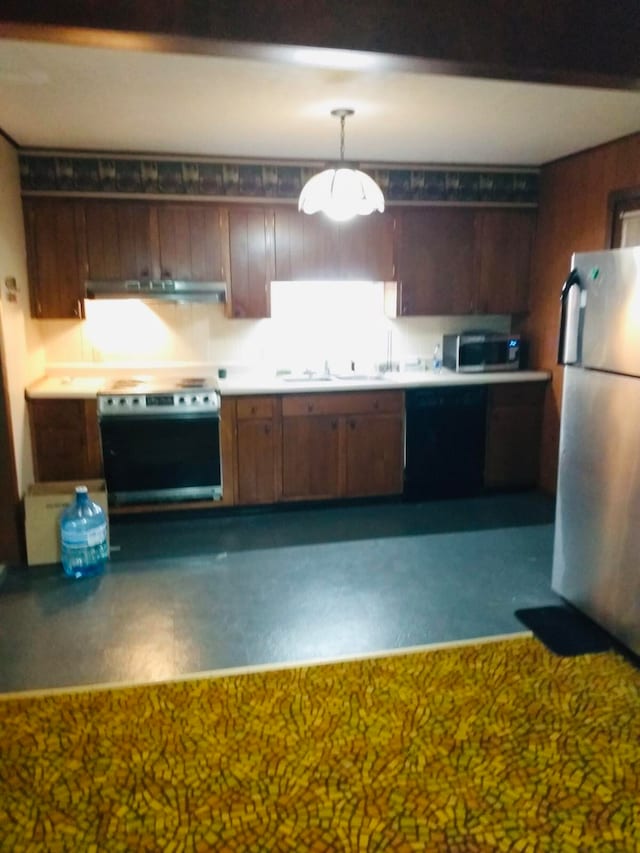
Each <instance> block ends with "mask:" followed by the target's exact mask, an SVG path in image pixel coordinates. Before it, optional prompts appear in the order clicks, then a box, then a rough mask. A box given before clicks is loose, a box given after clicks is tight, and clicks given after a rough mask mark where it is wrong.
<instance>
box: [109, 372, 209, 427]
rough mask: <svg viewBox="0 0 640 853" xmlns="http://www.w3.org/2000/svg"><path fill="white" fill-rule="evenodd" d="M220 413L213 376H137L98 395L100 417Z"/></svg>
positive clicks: (122, 381)
mask: <svg viewBox="0 0 640 853" xmlns="http://www.w3.org/2000/svg"><path fill="white" fill-rule="evenodd" d="M219 410H220V395H219V394H218V392H217V391H216V381H215V379H212V378H210V377H205V376H197V377H190V376H189V377H167V376H134V377H131V378H128V377H124V378H122V379H116V380H114V382H112V383H111V384H110V385H109V386H107V387H106V388H105V389H104V390H102V391H100V392H99V393H98V415H99V417H100V418H105V417H111V416H114V415H117V416H118V417H120V416H127V415H135V416H140V415H145V416H148V415H163V416H164V415H169V414H170V415H176V416H180V415H184V414H189V415H191V414H195V413H199V412H204V413H206V414H215V413H217V412H218V411H219Z"/></svg>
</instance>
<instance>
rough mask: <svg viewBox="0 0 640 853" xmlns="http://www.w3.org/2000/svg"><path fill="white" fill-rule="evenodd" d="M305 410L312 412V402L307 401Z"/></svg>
mask: <svg viewBox="0 0 640 853" xmlns="http://www.w3.org/2000/svg"><path fill="white" fill-rule="evenodd" d="M307 411H308V412H312V411H313V403H308V404H307Z"/></svg>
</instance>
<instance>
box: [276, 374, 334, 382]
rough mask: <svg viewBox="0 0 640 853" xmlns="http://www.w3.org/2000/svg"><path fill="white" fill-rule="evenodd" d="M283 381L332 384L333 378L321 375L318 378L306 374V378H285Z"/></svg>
mask: <svg viewBox="0 0 640 853" xmlns="http://www.w3.org/2000/svg"><path fill="white" fill-rule="evenodd" d="M282 379H283V380H284V381H285V382H331V380H332V379H333V376H325V375H324V374H323V373H320V374H318V375H317V376H313V375H312V376H309V375H308V374H304V376H292V375H290V376H283V377H282Z"/></svg>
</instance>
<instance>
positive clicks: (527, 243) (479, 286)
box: [474, 210, 536, 314]
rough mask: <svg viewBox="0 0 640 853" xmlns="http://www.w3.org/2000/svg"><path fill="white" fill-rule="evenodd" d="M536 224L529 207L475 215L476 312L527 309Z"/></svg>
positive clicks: (519, 310)
mask: <svg viewBox="0 0 640 853" xmlns="http://www.w3.org/2000/svg"><path fill="white" fill-rule="evenodd" d="M535 226H536V213H535V211H531V210H485V211H481V212H478V213H477V214H476V217H475V228H476V232H475V240H476V263H475V269H476V275H477V279H476V284H475V301H474V311H475V313H477V314H518V313H522V312H525V311H528V310H529V276H530V270H531V253H532V250H533V238H534V233H535Z"/></svg>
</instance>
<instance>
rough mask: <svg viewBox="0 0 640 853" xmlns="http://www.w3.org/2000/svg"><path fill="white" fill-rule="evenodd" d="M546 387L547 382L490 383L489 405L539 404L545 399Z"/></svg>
mask: <svg viewBox="0 0 640 853" xmlns="http://www.w3.org/2000/svg"><path fill="white" fill-rule="evenodd" d="M546 387H547V386H546V382H518V383H513V384H512V383H510V382H507V383H505V384H504V385H490V386H489V405H490V406H491V407H497V406H539V405H541V404H542V401H543V400H544V394H545V390H546Z"/></svg>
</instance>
